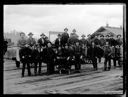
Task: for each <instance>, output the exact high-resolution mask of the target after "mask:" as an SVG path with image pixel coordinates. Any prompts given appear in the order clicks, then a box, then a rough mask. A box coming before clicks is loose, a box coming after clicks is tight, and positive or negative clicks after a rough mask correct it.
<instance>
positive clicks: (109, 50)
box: [104, 45, 112, 58]
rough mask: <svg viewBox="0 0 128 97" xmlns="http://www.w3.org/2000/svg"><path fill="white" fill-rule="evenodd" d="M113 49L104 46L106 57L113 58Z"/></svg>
mask: <svg viewBox="0 0 128 97" xmlns="http://www.w3.org/2000/svg"><path fill="white" fill-rule="evenodd" d="M111 54H112V48H111V47H110V46H106V45H105V46H104V57H107V58H111Z"/></svg>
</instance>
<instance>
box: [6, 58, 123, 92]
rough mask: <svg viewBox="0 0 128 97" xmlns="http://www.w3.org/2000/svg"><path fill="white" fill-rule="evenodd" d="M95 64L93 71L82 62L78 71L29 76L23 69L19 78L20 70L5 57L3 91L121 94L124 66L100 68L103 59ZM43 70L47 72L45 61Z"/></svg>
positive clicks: (88, 65)
mask: <svg viewBox="0 0 128 97" xmlns="http://www.w3.org/2000/svg"><path fill="white" fill-rule="evenodd" d="M102 61H103V60H102ZM98 67H99V69H98V71H93V68H92V65H91V64H85V65H82V70H81V73H73V72H72V73H71V74H70V75H67V74H61V75H60V74H53V75H49V76H47V75H45V74H42V75H40V76H39V75H38V76H34V75H33V76H31V77H28V76H27V70H26V72H25V74H26V76H25V77H24V78H21V69H17V68H16V67H15V62H14V61H10V60H5V62H4V94H123V78H121V77H120V75H121V74H122V72H123V69H121V68H118V67H117V68H116V69H114V68H113V66H112V69H111V70H110V71H103V62H101V63H100V64H98ZM72 68H74V67H72ZM31 72H32V73H33V72H34V71H33V68H32V69H31ZM42 72H46V65H45V64H43V67H42Z"/></svg>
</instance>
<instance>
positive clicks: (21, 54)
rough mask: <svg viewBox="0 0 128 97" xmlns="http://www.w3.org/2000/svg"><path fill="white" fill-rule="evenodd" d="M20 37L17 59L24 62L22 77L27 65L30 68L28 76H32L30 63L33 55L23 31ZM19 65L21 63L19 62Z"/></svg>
mask: <svg viewBox="0 0 128 97" xmlns="http://www.w3.org/2000/svg"><path fill="white" fill-rule="evenodd" d="M20 37H21V38H20V39H19V40H18V43H17V46H18V49H17V56H16V58H17V60H18V61H21V62H22V63H23V67H22V77H24V72H25V67H26V65H27V69H28V76H31V71H30V64H29V56H30V55H31V50H30V49H29V48H28V44H27V39H26V38H25V33H24V32H21V33H20ZM17 65H18V66H17V67H19V65H20V63H19V64H17Z"/></svg>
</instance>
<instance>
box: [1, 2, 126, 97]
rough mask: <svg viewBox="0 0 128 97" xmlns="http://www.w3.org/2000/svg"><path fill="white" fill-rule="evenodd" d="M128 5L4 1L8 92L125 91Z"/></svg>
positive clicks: (6, 84)
mask: <svg viewBox="0 0 128 97" xmlns="http://www.w3.org/2000/svg"><path fill="white" fill-rule="evenodd" d="M125 8H126V6H125V4H123V3H110V4H109V3H107V4H106V3H101V4H100V3H97V4H95V3H92V4H86V3H85V4H5V5H3V29H4V30H3V37H4V38H3V39H4V41H3V44H4V45H3V47H4V48H3V94H92V95H95V94H103V95H106V94H112V95H113V94H119V95H124V91H125V88H124V84H125V80H124V63H125V60H126V59H125V57H124V56H125V50H124V48H125V46H126V44H125V40H126V36H125V33H126V21H125V20H126V13H125V11H126V9H125ZM124 97H125V96H124Z"/></svg>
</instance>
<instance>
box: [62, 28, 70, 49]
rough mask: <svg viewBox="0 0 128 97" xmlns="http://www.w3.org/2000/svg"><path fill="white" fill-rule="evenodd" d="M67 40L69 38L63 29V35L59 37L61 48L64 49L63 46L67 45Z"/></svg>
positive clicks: (66, 30)
mask: <svg viewBox="0 0 128 97" xmlns="http://www.w3.org/2000/svg"><path fill="white" fill-rule="evenodd" d="M68 38H69V34H68V29H67V28H65V29H64V33H63V34H62V36H61V40H62V46H63V47H64V46H65V44H66V43H67V41H68Z"/></svg>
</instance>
